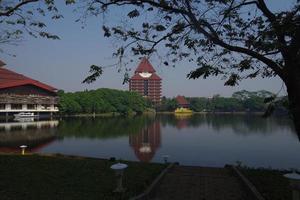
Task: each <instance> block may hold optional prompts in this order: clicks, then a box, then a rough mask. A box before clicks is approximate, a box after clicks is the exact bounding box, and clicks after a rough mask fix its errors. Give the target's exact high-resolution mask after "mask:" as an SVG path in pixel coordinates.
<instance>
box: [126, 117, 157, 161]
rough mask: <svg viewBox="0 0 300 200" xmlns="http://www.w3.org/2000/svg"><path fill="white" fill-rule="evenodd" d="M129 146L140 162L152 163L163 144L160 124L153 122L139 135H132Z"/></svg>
mask: <svg viewBox="0 0 300 200" xmlns="http://www.w3.org/2000/svg"><path fill="white" fill-rule="evenodd" d="M129 144H130V146H131V147H132V148H133V150H134V153H135V155H136V157H137V158H138V159H139V160H140V161H142V162H150V161H151V160H152V159H153V157H154V155H155V152H156V150H157V149H158V148H159V147H160V144H161V133H160V123H159V122H158V121H156V122H153V123H152V124H150V125H147V126H146V127H144V128H143V129H142V130H141V131H140V132H139V133H137V134H132V135H130V136H129Z"/></svg>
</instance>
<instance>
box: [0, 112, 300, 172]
mask: <svg viewBox="0 0 300 200" xmlns="http://www.w3.org/2000/svg"><path fill="white" fill-rule="evenodd" d="M22 144H26V145H28V146H29V148H28V149H27V151H29V152H39V153H61V154H67V155H78V156H89V157H97V158H110V157H115V158H116V159H124V160H133V161H143V162H163V158H162V157H163V155H169V156H170V157H169V161H174V162H175V161H176V162H179V163H180V164H182V165H201V166H219V167H221V166H224V165H225V164H234V163H236V162H241V163H242V164H244V165H247V166H251V167H272V168H285V169H289V168H298V169H299V168H300V159H299V153H300V140H299V137H298V136H297V134H296V133H295V131H294V129H293V125H292V122H291V121H290V120H289V119H287V118H284V117H282V118H275V117H272V118H267V119H265V118H262V117H260V116H255V115H242V114H240V115H239V114H224V115H221V114H219V115H212V114H207V115H205V114H194V115H192V116H175V115H172V114H170V115H166V114H165V115H156V116H145V115H143V116H136V117H96V118H92V117H90V118H89V117H86V118H84V117H82V118H61V119H53V120H38V121H34V120H33V119H31V120H26V121H21V122H17V121H8V122H1V123H0V152H20V149H19V146H20V145H22Z"/></svg>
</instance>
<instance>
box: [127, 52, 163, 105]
mask: <svg viewBox="0 0 300 200" xmlns="http://www.w3.org/2000/svg"><path fill="white" fill-rule="evenodd" d="M161 81H162V79H161V78H160V77H159V76H158V75H157V74H156V71H155V69H154V68H153V66H152V65H151V63H150V62H149V60H148V59H147V58H143V59H142V61H141V62H140V64H139V65H138V67H137V68H136V70H135V72H134V75H133V76H132V77H131V79H130V81H129V90H130V91H135V92H138V93H139V94H140V95H142V96H143V97H145V98H149V99H150V100H151V102H153V103H154V104H159V103H160V101H161Z"/></svg>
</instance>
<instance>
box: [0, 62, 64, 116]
mask: <svg viewBox="0 0 300 200" xmlns="http://www.w3.org/2000/svg"><path fill="white" fill-rule="evenodd" d="M4 66H5V63H4V62H2V61H1V62H0V114H2V115H3V114H6V115H8V114H10V113H20V112H34V113H53V112H58V111H59V110H58V107H57V104H58V101H59V98H58V96H57V89H56V88H54V87H52V86H49V85H46V84H44V83H41V82H39V81H36V80H34V79H31V78H29V77H26V76H24V75H21V74H18V73H16V72H13V71H11V70H8V69H6V68H5V67H4Z"/></svg>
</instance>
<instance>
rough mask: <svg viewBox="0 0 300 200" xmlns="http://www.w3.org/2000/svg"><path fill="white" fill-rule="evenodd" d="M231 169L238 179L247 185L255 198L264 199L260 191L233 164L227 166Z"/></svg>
mask: <svg viewBox="0 0 300 200" xmlns="http://www.w3.org/2000/svg"><path fill="white" fill-rule="evenodd" d="M229 167H230V168H231V169H232V171H233V172H234V173H235V174H236V176H237V177H238V178H239V179H240V181H241V182H242V183H243V184H244V185H245V186H246V187H247V189H248V190H249V191H250V192H251V194H252V195H253V196H254V197H255V198H256V199H257V200H265V198H264V197H263V196H262V195H261V193H260V192H259V191H258V190H257V189H256V187H255V186H254V185H253V184H252V183H251V182H250V181H249V179H247V178H246V176H244V175H243V173H242V172H241V171H240V170H238V169H237V168H236V167H235V166H232V165H230V166H229Z"/></svg>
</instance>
